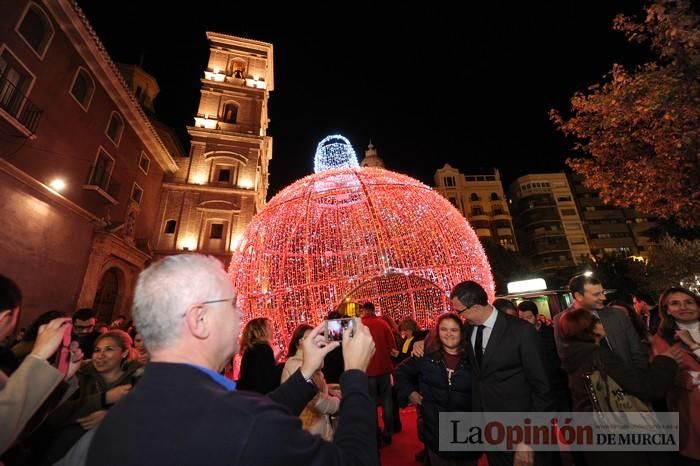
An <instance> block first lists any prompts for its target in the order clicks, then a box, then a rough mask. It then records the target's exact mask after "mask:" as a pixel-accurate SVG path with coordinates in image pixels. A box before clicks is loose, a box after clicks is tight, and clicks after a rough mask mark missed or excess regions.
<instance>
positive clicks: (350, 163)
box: [314, 134, 360, 173]
mask: <svg viewBox="0 0 700 466" xmlns="http://www.w3.org/2000/svg"><path fill="white" fill-rule="evenodd" d="M359 166H360V164H359V163H358V162H357V154H356V153H355V149H353V148H352V145H351V144H350V141H349V140H348V139H347V138H346V137H344V136H341V135H339V134H334V135H332V136H327V137H325V138H324V139H323V140H322V141H321V142H319V143H318V146H317V147H316V156H315V157H314V172H315V173H320V172H322V171H324V170H329V169H331V168H353V167H359Z"/></svg>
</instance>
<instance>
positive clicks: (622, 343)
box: [554, 306, 649, 369]
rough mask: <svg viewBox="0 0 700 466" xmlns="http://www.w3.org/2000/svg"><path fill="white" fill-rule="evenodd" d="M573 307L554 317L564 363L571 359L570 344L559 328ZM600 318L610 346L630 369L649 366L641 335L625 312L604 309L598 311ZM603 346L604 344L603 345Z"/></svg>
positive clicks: (555, 333) (560, 354)
mask: <svg viewBox="0 0 700 466" xmlns="http://www.w3.org/2000/svg"><path fill="white" fill-rule="evenodd" d="M573 309H574V307H573V306H571V307H569V308H568V309H565V310H564V311H563V312H560V313H559V314H557V315H556V316H554V339H555V341H556V344H557V352H558V353H559V358H560V359H561V361H562V363H564V361H565V360H566V359H567V358H568V357H569V353H570V344H569V343H568V342H566V341H564V339H563V337H562V335H561V330H560V327H559V320H560V319H561V316H562V315H563V313H564V312H569V311H571V310H573ZM598 317H600V321H601V322H602V324H603V327H604V328H605V333H606V335H607V338H608V341H609V342H610V346H612V350H613V352H614V353H615V354H617V355H618V356H619V357H620V358H621V359H622V360H623V361H624V362H625V364H627V365H628V366H630V367H636V368H637V369H645V368H646V367H647V366H648V365H649V352H648V351H647V350H646V349H645V348H644V345H643V344H642V341H641V340H640V339H639V334H637V332H636V331H635V330H634V327H632V322H631V321H630V319H629V317H628V316H627V315H625V313H624V311H621V310H619V309H614V308H612V307H604V308H603V309H601V310H599V311H598ZM601 344H602V343H601Z"/></svg>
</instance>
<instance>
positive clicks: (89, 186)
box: [83, 166, 120, 205]
mask: <svg viewBox="0 0 700 466" xmlns="http://www.w3.org/2000/svg"><path fill="white" fill-rule="evenodd" d="M96 168H97V170H96ZM83 189H85V190H87V191H95V192H96V193H97V194H99V195H100V196H102V197H103V198H105V199H106V200H107V202H109V203H110V204H113V205H115V204H118V203H119V201H117V198H118V197H119V189H120V185H119V183H115V182H114V181H112V180H111V179H110V176H105V174H104V172H101V171H100V167H99V166H98V167H92V168H91V169H90V175H89V176H88V180H87V182H86V183H85V184H84V185H83Z"/></svg>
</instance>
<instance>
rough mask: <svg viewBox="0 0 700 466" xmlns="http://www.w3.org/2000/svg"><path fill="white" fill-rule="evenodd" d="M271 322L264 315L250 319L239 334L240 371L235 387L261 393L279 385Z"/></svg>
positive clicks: (266, 392)
mask: <svg viewBox="0 0 700 466" xmlns="http://www.w3.org/2000/svg"><path fill="white" fill-rule="evenodd" d="M271 339H272V324H271V322H270V319H268V318H266V317H258V318H255V319H251V320H250V321H248V323H247V324H246V326H245V328H244V329H243V334H242V335H241V345H240V346H241V352H242V357H241V372H240V376H239V378H238V383H237V385H236V387H237V388H238V389H239V390H248V391H251V392H257V393H260V394H263V395H266V394H268V393H270V392H271V391H272V390H274V389H275V388H277V387H279V385H280V371H279V369H278V367H277V358H278V356H276V355H275V354H274V352H273V351H272V346H271V345H270V340H271Z"/></svg>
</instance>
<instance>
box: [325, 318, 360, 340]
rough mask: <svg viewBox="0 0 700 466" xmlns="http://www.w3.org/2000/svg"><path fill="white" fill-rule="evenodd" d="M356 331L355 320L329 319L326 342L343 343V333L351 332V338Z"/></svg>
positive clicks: (327, 321)
mask: <svg viewBox="0 0 700 466" xmlns="http://www.w3.org/2000/svg"><path fill="white" fill-rule="evenodd" d="M354 331H355V319H354V318H343V319H328V320H326V340H328V341H342V340H343V333H345V332H350V336H351V337H352V336H353V333H354Z"/></svg>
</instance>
